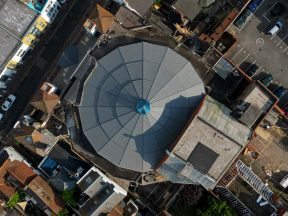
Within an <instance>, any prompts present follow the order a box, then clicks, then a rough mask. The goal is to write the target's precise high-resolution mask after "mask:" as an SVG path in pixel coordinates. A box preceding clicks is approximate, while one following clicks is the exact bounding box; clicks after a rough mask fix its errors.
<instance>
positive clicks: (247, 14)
mask: <svg viewBox="0 0 288 216" xmlns="http://www.w3.org/2000/svg"><path fill="white" fill-rule="evenodd" d="M251 15H252V11H250V10H245V11H244V12H243V13H241V14H240V16H239V17H238V18H237V19H236V21H235V22H234V25H235V26H237V27H238V28H241V26H242V25H244V23H245V22H246V20H247V19H248V17H250V16H251Z"/></svg>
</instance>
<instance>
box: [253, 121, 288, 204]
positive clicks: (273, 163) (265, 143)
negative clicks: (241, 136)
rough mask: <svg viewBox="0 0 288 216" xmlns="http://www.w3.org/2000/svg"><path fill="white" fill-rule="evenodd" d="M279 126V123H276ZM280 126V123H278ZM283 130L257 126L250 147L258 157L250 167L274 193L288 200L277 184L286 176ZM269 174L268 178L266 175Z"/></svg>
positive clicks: (285, 134)
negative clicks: (252, 147)
mask: <svg viewBox="0 0 288 216" xmlns="http://www.w3.org/2000/svg"><path fill="white" fill-rule="evenodd" d="M278 124H279V123H278ZM280 124H281V123H280ZM285 130H286V129H285V128H284V129H283V128H279V126H278V125H277V126H275V127H273V128H272V129H269V130H265V129H263V128H262V127H261V126H259V127H258V128H257V129H256V131H255V133H256V135H257V136H256V137H254V138H253V140H252V145H253V146H254V147H255V148H256V151H257V152H258V153H259V156H258V158H257V159H256V160H252V161H251V162H250V165H251V167H252V170H253V171H254V172H255V173H256V174H257V175H258V176H259V177H260V178H261V179H262V180H263V181H264V182H265V181H266V180H267V182H268V184H269V187H270V189H271V190H272V191H274V192H275V193H280V194H282V196H284V197H285V198H286V200H288V193H287V191H286V192H285V190H284V189H283V188H282V187H281V186H280V185H279V182H280V181H281V180H282V179H283V177H285V176H286V175H288V151H287V148H286V147H287V145H288V143H287V141H286V139H285V138H286V136H287V133H286V132H285ZM269 172H270V173H271V174H272V176H271V177H269V175H268V174H267V173H269Z"/></svg>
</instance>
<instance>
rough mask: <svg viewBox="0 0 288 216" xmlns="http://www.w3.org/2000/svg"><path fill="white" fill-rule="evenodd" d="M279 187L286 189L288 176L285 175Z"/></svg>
mask: <svg viewBox="0 0 288 216" xmlns="http://www.w3.org/2000/svg"><path fill="white" fill-rule="evenodd" d="M280 185H281V186H282V187H283V188H284V189H286V188H287V187H288V175H286V176H285V177H284V178H283V179H282V180H281V182H280Z"/></svg>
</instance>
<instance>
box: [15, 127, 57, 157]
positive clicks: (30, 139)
mask: <svg viewBox="0 0 288 216" xmlns="http://www.w3.org/2000/svg"><path fill="white" fill-rule="evenodd" d="M15 140H17V141H18V142H19V143H21V144H23V145H24V146H25V147H26V148H28V149H29V150H30V151H32V152H34V153H36V154H38V155H41V156H45V154H46V152H45V151H46V150H47V149H49V148H50V147H51V146H53V145H54V144H55V143H56V142H57V138H56V137H55V136H54V135H53V134H51V133H50V132H49V133H48V132H47V133H45V132H44V131H41V132H40V131H38V130H36V129H35V128H34V131H33V132H31V133H30V134H23V135H21V134H20V133H19V134H18V135H17V136H15Z"/></svg>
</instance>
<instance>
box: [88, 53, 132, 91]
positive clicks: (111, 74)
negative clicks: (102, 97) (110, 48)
mask: <svg viewBox="0 0 288 216" xmlns="http://www.w3.org/2000/svg"><path fill="white" fill-rule="evenodd" d="M119 53H120V51H119ZM122 60H123V59H122ZM98 63H99V64H100V65H101V66H102V68H103V69H104V70H105V71H106V72H107V74H109V76H107V78H106V79H105V81H104V82H103V84H102V85H101V87H100V88H98V87H97V86H93V85H91V84H89V83H87V85H90V86H93V87H94V88H96V89H99V90H101V91H105V90H102V86H103V85H104V83H105V82H106V80H107V79H108V78H109V77H111V78H112V79H113V80H114V81H115V82H116V83H118V85H119V86H120V87H122V85H121V83H119V82H118V80H117V79H115V77H114V76H113V73H114V72H115V71H116V70H117V69H119V68H121V66H123V65H125V68H126V70H127V73H128V74H129V72H128V69H127V67H126V64H125V62H124V61H123V64H122V65H121V66H119V67H117V68H114V69H113V70H112V71H110V72H109V71H107V70H106V69H105V67H104V66H103V65H102V64H101V63H100V62H98ZM129 77H130V74H129ZM130 79H131V77H130ZM131 80H132V79H131ZM134 88H135V87H134ZM120 89H121V90H122V89H124V88H120ZM134 90H135V93H136V94H137V91H136V89H134ZM124 91H125V92H126V93H128V94H129V95H131V94H130V93H129V92H128V91H127V90H126V89H124ZM105 92H109V91H105ZM120 92H121V91H120ZM109 93H110V92H109ZM115 96H116V95H115ZM118 96H119V95H118ZM131 96H133V95H131Z"/></svg>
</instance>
